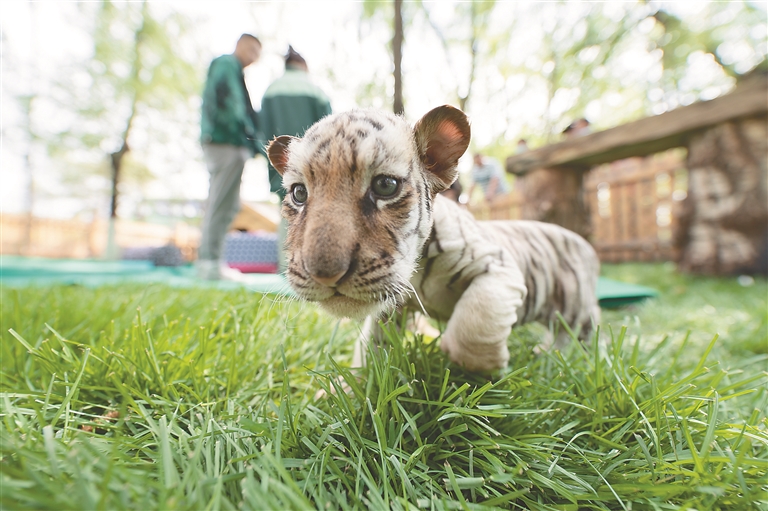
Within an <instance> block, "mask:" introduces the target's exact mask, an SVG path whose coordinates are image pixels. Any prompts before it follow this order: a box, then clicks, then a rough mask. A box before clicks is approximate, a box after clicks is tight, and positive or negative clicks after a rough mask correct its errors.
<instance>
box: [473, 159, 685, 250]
mask: <svg viewBox="0 0 768 511" xmlns="http://www.w3.org/2000/svg"><path fill="white" fill-rule="evenodd" d="M685 156H686V152H685V149H672V150H669V151H665V152H663V153H659V154H655V155H652V156H647V157H643V158H628V159H624V160H618V161H615V162H612V163H608V164H604V165H600V166H597V167H595V168H593V169H592V170H590V171H589V172H588V173H586V175H585V177H584V187H583V189H584V198H583V200H584V203H585V204H586V205H587V207H588V209H589V216H590V230H591V233H590V235H589V236H588V237H589V240H590V241H591V242H592V244H593V245H594V247H595V249H596V250H597V252H598V254H599V255H600V259H601V260H602V261H604V262H628V261H670V260H675V258H676V256H677V253H676V249H675V246H674V243H673V239H674V233H675V232H676V229H677V228H678V225H679V212H680V205H681V201H682V200H683V199H685V197H686V195H687V189H688V173H687V170H686V169H685ZM518 188H520V187H518ZM525 199H526V198H525V190H523V189H518V190H514V191H513V193H511V194H509V195H508V196H507V197H504V198H501V199H498V200H497V201H496V202H494V203H493V204H491V205H473V206H472V207H471V208H470V211H472V213H473V214H474V215H475V217H476V218H478V219H481V220H503V219H521V218H532V217H533V216H532V215H534V214H535V213H534V209H535V208H534V207H533V206H534V205H533V204H527V203H526V200H525Z"/></svg>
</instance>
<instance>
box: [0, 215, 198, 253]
mask: <svg viewBox="0 0 768 511" xmlns="http://www.w3.org/2000/svg"><path fill="white" fill-rule="evenodd" d="M108 229H109V224H108V223H107V221H106V220H102V219H97V220H94V221H91V222H86V221H82V220H77V219H73V220H58V219H48V218H35V217H30V216H29V215H10V214H6V213H3V214H2V215H0V254H7V255H25V256H37V257H53V258H74V259H82V258H95V257H102V256H103V255H104V252H105V250H106V246H107V236H108ZM199 238H200V232H199V229H197V228H196V227H192V226H189V225H187V224H184V223H179V224H176V226H174V227H168V226H163V225H156V224H147V223H143V222H132V221H127V220H117V222H116V223H115V242H116V244H117V246H119V247H122V248H128V247H157V246H162V245H166V244H168V243H173V244H175V245H176V246H178V247H179V248H180V249H181V251H182V254H183V255H184V257H185V258H186V259H187V260H192V259H194V257H195V254H196V250H197V245H198V242H199Z"/></svg>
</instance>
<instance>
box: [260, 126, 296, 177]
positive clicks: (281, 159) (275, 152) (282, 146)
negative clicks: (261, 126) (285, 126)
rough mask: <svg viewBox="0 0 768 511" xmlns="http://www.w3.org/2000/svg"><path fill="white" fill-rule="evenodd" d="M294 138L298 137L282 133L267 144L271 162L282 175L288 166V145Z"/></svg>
mask: <svg viewBox="0 0 768 511" xmlns="http://www.w3.org/2000/svg"><path fill="white" fill-rule="evenodd" d="M293 140H298V139H297V138H296V137H289V136H288V135H282V136H279V137H277V138H275V139H273V140H272V141H271V142H270V143H269V145H268V146H267V155H268V156H269V162H270V163H271V164H272V166H273V167H275V170H277V173H278V174H280V175H281V176H282V175H283V174H284V173H285V169H286V168H287V167H288V145H289V144H290V143H291V142H292V141H293Z"/></svg>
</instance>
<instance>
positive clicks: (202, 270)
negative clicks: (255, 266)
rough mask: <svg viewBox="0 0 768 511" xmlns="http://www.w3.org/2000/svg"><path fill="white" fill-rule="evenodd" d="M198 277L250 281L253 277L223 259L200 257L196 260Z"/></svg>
mask: <svg viewBox="0 0 768 511" xmlns="http://www.w3.org/2000/svg"><path fill="white" fill-rule="evenodd" d="M195 270H196V271H197V277H198V278H200V279H203V280H230V281H233V282H243V283H248V282H250V281H251V279H250V278H249V277H248V276H247V275H245V274H243V273H241V272H240V270H236V269H234V268H230V267H229V266H227V265H226V264H225V263H223V262H221V261H212V260H208V259H198V260H197V261H195Z"/></svg>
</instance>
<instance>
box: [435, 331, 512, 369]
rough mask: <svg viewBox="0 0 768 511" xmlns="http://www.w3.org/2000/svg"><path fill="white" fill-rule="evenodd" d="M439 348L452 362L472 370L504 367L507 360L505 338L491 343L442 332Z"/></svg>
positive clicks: (507, 352)
mask: <svg viewBox="0 0 768 511" xmlns="http://www.w3.org/2000/svg"><path fill="white" fill-rule="evenodd" d="M440 349H441V350H443V352H445V353H447V354H448V356H449V357H450V359H451V361H452V362H454V363H455V364H458V365H460V366H462V367H464V368H465V369H467V370H469V371H474V372H491V371H495V370H497V369H504V368H505V367H507V362H509V349H507V343H506V340H505V341H499V342H491V343H483V342H471V341H470V342H468V341H461V340H457V339H455V338H454V337H453V336H452V335H450V334H446V333H444V334H443V336H442V337H441V338H440Z"/></svg>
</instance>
